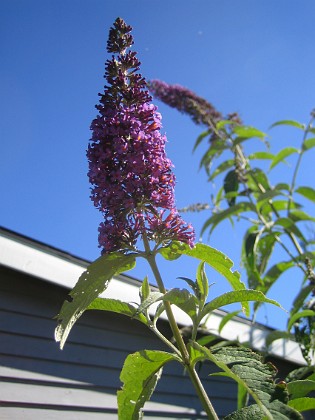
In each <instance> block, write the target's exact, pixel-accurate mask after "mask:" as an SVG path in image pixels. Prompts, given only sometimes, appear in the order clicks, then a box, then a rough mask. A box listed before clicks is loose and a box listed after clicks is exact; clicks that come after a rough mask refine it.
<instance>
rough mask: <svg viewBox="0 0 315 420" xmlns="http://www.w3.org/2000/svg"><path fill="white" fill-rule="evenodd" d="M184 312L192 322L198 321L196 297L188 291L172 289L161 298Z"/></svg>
mask: <svg viewBox="0 0 315 420" xmlns="http://www.w3.org/2000/svg"><path fill="white" fill-rule="evenodd" d="M161 299H163V301H164V302H165V301H168V302H170V303H171V304H172V305H175V306H177V307H178V308H180V309H181V310H182V311H184V312H185V313H186V314H187V315H188V316H190V318H191V319H192V321H193V322H194V321H195V319H196V313H197V307H196V300H195V298H194V296H193V295H192V294H191V293H189V292H188V290H187V289H178V288H175V289H171V290H169V291H168V292H167V293H165V295H163V297H162V298H161Z"/></svg>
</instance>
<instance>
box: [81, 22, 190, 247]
mask: <svg viewBox="0 0 315 420" xmlns="http://www.w3.org/2000/svg"><path fill="white" fill-rule="evenodd" d="M130 32H131V27H130V26H128V25H126V24H125V22H124V21H123V20H122V19H120V18H118V19H117V20H116V21H115V23H114V26H113V27H112V28H111V29H110V33H109V39H108V43H107V50H108V52H111V53H113V55H112V58H111V59H110V60H107V62H106V71H105V79H106V81H107V85H106V86H105V90H104V93H103V94H100V103H99V105H97V106H96V108H97V110H98V111H99V114H98V115H97V117H96V118H95V119H94V120H93V121H92V124H91V130H92V139H91V141H90V144H89V146H88V150H87V157H88V160H89V172H88V176H89V179H90V182H91V184H92V192H91V198H92V201H93V202H94V205H95V206H96V207H97V208H98V209H99V210H100V211H101V212H102V213H103V215H104V221H103V222H102V223H101V225H100V227H99V244H100V247H102V248H103V253H108V252H113V251H130V250H135V247H136V242H137V239H138V238H139V236H140V235H141V234H143V233H144V231H145V233H146V236H147V237H148V239H149V240H154V241H155V242H156V243H157V244H158V245H160V244H166V243H168V242H169V241H171V240H179V241H182V242H186V243H188V244H189V245H190V246H193V241H194V230H193V228H192V227H191V226H190V225H187V224H186V223H185V222H184V221H183V220H182V219H181V217H180V216H179V215H178V212H177V210H176V208H175V200H174V185H175V176H174V174H173V173H172V166H173V165H172V162H171V161H170V160H169V159H168V158H167V156H166V153H165V143H166V137H165V136H164V135H162V134H161V132H160V129H161V115H160V114H159V113H158V112H157V108H156V106H154V105H153V104H152V103H151V99H152V98H151V96H150V95H149V93H148V90H147V88H146V81H145V79H144V78H143V77H142V76H141V74H139V73H137V71H138V70H139V66H140V62H139V61H138V59H137V58H136V53H135V52H132V51H128V49H129V48H130V47H131V45H132V44H133V38H132V36H131V34H130Z"/></svg>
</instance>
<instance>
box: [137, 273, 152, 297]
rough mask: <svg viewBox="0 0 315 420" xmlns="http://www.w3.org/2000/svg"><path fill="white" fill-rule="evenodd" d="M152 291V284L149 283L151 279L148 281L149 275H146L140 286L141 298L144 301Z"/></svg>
mask: <svg viewBox="0 0 315 420" xmlns="http://www.w3.org/2000/svg"><path fill="white" fill-rule="evenodd" d="M150 293H151V290H150V285H149V281H148V276H145V278H144V280H143V282H142V284H141V287H140V298H141V302H143V301H144V300H145V299H147V298H148V297H149V295H150Z"/></svg>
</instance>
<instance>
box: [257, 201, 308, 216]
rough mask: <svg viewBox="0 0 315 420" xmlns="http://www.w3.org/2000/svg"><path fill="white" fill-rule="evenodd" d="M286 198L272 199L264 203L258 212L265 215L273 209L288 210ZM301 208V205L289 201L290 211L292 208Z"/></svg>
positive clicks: (272, 211)
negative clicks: (270, 201)
mask: <svg viewBox="0 0 315 420" xmlns="http://www.w3.org/2000/svg"><path fill="white" fill-rule="evenodd" d="M288 203H289V201H288V200H276V201H272V203H269V202H267V203H265V204H264V206H263V207H262V208H261V209H260V212H261V214H262V215H267V214H270V213H274V211H275V210H276V211H278V212H280V211H283V210H288ZM299 208H301V205H300V204H298V203H296V202H294V201H291V202H290V211H292V209H299Z"/></svg>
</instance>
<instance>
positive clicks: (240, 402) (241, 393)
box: [237, 384, 249, 410]
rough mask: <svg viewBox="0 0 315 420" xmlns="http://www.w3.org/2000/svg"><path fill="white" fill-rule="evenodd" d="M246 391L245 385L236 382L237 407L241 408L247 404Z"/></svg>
mask: <svg viewBox="0 0 315 420" xmlns="http://www.w3.org/2000/svg"><path fill="white" fill-rule="evenodd" d="M248 397H249V395H248V392H247V389H246V387H245V386H243V385H242V384H237V409H238V410H241V409H242V408H244V407H246V406H247V404H248Z"/></svg>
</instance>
